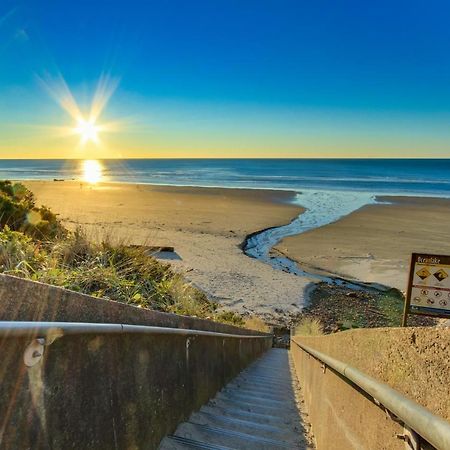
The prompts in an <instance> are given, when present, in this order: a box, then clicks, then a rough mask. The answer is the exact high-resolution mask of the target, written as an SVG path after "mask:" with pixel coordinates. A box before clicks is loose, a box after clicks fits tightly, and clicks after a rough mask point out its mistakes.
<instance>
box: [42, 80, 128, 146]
mask: <svg viewBox="0 0 450 450" xmlns="http://www.w3.org/2000/svg"><path fill="white" fill-rule="evenodd" d="M39 82H40V83H41V85H42V86H43V87H44V88H45V90H46V91H47V92H48V93H49V94H50V96H51V97H52V98H53V99H54V100H55V101H56V102H57V103H58V104H59V105H60V106H61V108H62V109H63V110H64V111H66V112H67V113H68V114H69V115H70V116H71V117H72V119H73V120H74V121H75V124H74V126H72V127H57V128H60V129H61V132H62V133H64V134H65V135H67V136H69V135H78V136H79V137H80V144H81V146H85V145H87V144H88V143H90V142H92V143H94V144H95V145H97V146H100V144H102V142H101V140H100V134H101V133H111V132H116V131H119V130H120V129H121V123H120V122H118V121H115V122H109V123H101V124H100V123H99V121H98V119H99V118H100V116H101V114H102V112H103V111H104V109H105V108H106V106H107V104H108V102H109V100H110V98H111V97H112V95H113V94H114V92H115V90H116V89H117V86H118V80H117V79H113V78H111V77H110V76H109V75H102V76H101V77H100V79H99V81H98V83H97V88H96V90H95V93H94V95H93V97H92V102H91V105H90V108H89V110H88V112H86V111H83V110H82V108H80V106H79V105H78V104H77V102H76V100H75V97H74V95H73V94H72V92H71V90H70V89H69V86H68V85H67V83H66V81H65V80H64V78H63V77H62V75H60V74H59V75H58V76H57V77H54V78H53V77H50V76H48V75H47V76H46V77H45V78H39ZM100 132H101V133H100Z"/></svg>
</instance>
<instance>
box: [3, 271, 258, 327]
mask: <svg viewBox="0 0 450 450" xmlns="http://www.w3.org/2000/svg"><path fill="white" fill-rule="evenodd" d="M0 320H16V321H43V322H47V321H48V322H89V323H100V322H102V323H126V324H129V325H152V326H160V327H171V328H186V329H195V330H208V331H217V332H221V333H235V334H252V335H254V334H258V333H255V332H254V331H250V330H246V329H244V328H239V327H233V326H231V325H226V324H223V323H218V322H212V321H210V320H203V319H197V318H195V317H189V316H179V315H177V314H167V313H161V312H158V311H151V310H149V309H143V308H138V307H136V306H132V305H126V304H124V303H119V302H114V301H112V300H104V299H101V298H94V297H91V296H89V295H85V294H80V293H77V292H73V291H69V290H67V289H62V288H59V287H56V286H49V285H48V284H43V283H38V282H31V281H28V280H24V279H22V278H17V277H12V276H9V275H3V274H0Z"/></svg>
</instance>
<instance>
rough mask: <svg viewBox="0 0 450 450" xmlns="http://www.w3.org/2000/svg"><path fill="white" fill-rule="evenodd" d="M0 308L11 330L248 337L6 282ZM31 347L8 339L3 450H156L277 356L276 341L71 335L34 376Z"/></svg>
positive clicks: (0, 368)
mask: <svg viewBox="0 0 450 450" xmlns="http://www.w3.org/2000/svg"><path fill="white" fill-rule="evenodd" d="M53 294H56V295H55V297H53ZM72 301H73V304H72ZM105 303H106V304H105ZM0 305H1V307H0V310H1V314H2V320H11V319H14V320H33V319H34V320H37V319H40V320H49V319H53V320H58V321H85V322H101V321H102V322H118V323H132V324H133V323H134V324H143V325H164V326H169V327H177V326H178V327H183V328H196V329H200V328H201V329H203V330H207V329H209V330H210V331H222V332H228V333H230V332H231V333H235V334H238V333H248V332H246V331H245V330H241V329H236V328H235V327H228V326H225V325H221V324H216V323H213V322H209V321H202V320H196V319H188V318H183V317H178V316H175V315H165V314H161V313H151V312H147V311H142V310H140V309H138V308H133V307H129V306H127V305H121V304H111V305H112V312H111V311H109V310H108V305H110V302H107V301H102V300H98V299H95V298H91V297H88V296H84V295H79V294H75V293H69V292H67V291H63V290H60V289H56V288H52V287H48V286H45V285H41V284H36V283H30V282H26V281H23V280H17V279H10V278H5V277H1V279H0ZM15 305H17V308H16V307H15ZM84 308H86V309H87V310H86V311H84V310H83V309H84ZM129 308H131V309H129ZM152 314H154V315H152ZM126 319H128V320H126ZM252 334H257V333H253V332H252ZM31 341H32V336H30V337H28V338H12V337H3V338H0V355H1V356H2V363H1V365H0V379H1V383H0V410H1V414H0V448H1V449H2V450H3V449H11V450H12V449H14V450H17V449H28V448H30V449H31V448H32V449H64V450H65V449H70V448H74V449H95V450H102V449H105V450H106V449H108V450H110V449H154V448H156V447H157V446H158V443H159V442H160V440H161V439H162V437H163V436H165V435H166V434H168V433H171V432H172V431H173V430H174V429H175V428H176V426H177V424H178V423H179V422H182V421H184V420H186V419H187V418H188V417H189V415H190V413H191V412H192V411H194V410H196V409H198V408H200V406H201V405H202V404H204V403H205V402H206V401H207V400H208V399H209V398H211V397H212V396H214V395H215V393H216V392H217V391H218V390H219V389H220V388H221V387H222V386H223V385H224V384H225V383H227V382H228V381H229V380H231V379H232V378H233V377H234V376H235V375H236V374H237V373H239V371H240V370H242V369H243V368H244V367H245V366H247V365H248V364H249V363H250V362H252V361H253V360H254V359H255V358H256V357H258V356H259V355H261V354H262V353H263V352H264V351H266V350H267V349H268V348H269V347H270V346H271V339H270V338H265V339H260V338H259V339H245V338H243V339H240V338H223V337H206V336H196V337H186V336H181V335H167V334H161V335H138V334H119V335H94V334H86V335H67V336H62V337H60V338H58V339H56V340H55V341H54V342H53V343H52V344H50V345H49V346H47V347H46V348H45V352H44V356H43V358H42V360H41V361H40V362H39V363H38V364H37V365H35V366H33V367H31V368H28V367H26V366H25V364H24V362H23V354H24V351H25V349H26V347H27V346H28V344H29V343H30V342H31Z"/></svg>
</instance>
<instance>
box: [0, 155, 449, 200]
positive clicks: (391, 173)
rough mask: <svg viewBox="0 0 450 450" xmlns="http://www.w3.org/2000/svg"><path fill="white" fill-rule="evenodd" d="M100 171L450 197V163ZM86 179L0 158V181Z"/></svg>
mask: <svg viewBox="0 0 450 450" xmlns="http://www.w3.org/2000/svg"><path fill="white" fill-rule="evenodd" d="M99 167H100V170H101V177H100V178H101V179H102V180H103V181H111V182H126V183H148V184H162V185H178V186H180V185H181V186H219V187H239V188H263V189H288V190H294V191H304V190H307V191H341V192H343V191H347V192H361V193H370V194H399V195H421V196H422V195H425V196H437V197H450V159H123V160H101V161H100V160H99ZM84 176H85V175H84V163H83V160H0V179H16V180H18V179H22V180H26V179H28V180H36V179H38V180H52V179H65V180H70V179H75V180H83V178H84Z"/></svg>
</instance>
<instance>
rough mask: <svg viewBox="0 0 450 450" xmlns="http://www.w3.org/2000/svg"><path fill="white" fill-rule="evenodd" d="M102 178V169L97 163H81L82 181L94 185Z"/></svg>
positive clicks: (90, 160)
mask: <svg viewBox="0 0 450 450" xmlns="http://www.w3.org/2000/svg"><path fill="white" fill-rule="evenodd" d="M102 178H103V167H102V165H101V164H100V162H99V161H97V160H95V159H88V160H86V161H83V181H86V182H87V183H91V184H96V183H98V182H99V181H101V180H102Z"/></svg>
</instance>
